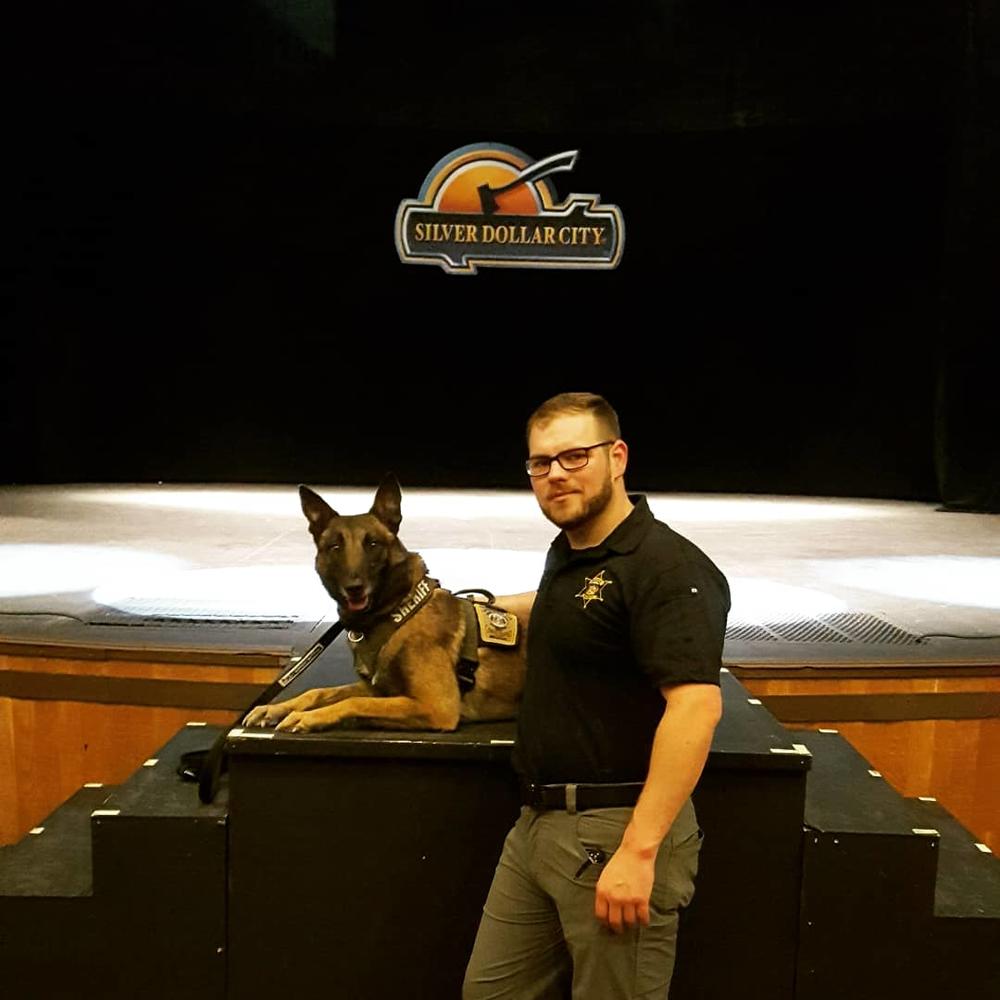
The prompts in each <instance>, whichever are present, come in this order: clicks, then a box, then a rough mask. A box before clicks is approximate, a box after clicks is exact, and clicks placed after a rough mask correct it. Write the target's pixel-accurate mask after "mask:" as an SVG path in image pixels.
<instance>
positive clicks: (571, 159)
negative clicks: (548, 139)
mask: <svg viewBox="0 0 1000 1000" xmlns="http://www.w3.org/2000/svg"><path fill="white" fill-rule="evenodd" d="M579 152H580V151H579V150H578V149H571V150H569V151H567V152H565V153H556V154H555V155H554V156H547V157H545V159H544V160H539V161H538V162H537V163H532V164H531V166H530V167H525V168H524V170H522V171H521V172H520V173H519V174H518V175H517V177H515V178H514V179H513V180H512V181H511V182H510V183H509V184H504V186H503V187H498V188H494V187H490V186H489V184H480V185H479V187H478V188H477V190H478V191H479V204H480V205H482V208H483V215H493V214H495V213H496V210H497V195H499V194H503V193H504V192H505V191H510V190H511V189H512V188H516V187H517V186H518V185H519V184H528V183H530V182H531V181H538V180H541V179H542V178H543V177H548V175H549V174H554V173H556V172H557V171H560V170H572V169H573V165H574V164H575V163H576V158H577V155H578V154H579Z"/></svg>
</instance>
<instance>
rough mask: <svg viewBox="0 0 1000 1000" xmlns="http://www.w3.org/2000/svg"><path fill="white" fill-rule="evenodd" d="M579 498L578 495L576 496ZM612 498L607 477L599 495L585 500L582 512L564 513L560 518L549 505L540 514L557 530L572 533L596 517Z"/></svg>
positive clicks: (609, 480) (609, 478)
mask: <svg viewBox="0 0 1000 1000" xmlns="http://www.w3.org/2000/svg"><path fill="white" fill-rule="evenodd" d="M577 496H579V494H577ZM611 497H612V487H611V477H610V476H608V478H607V480H606V481H605V483H604V485H603V486H602V487H601V491H600V493H597V494H595V495H594V496H592V497H591V498H590V499H589V500H587V501H586V502H585V503H584V505H583V509H582V510H577V511H575V512H573V513H570V512H569V511H567V512H566V514H565V516H560V515H559V514H558V513H557V512H556V508H555V507H554V506H553V505H552V504H550V505H549V506H548V507H547V508H542V513H543V514H544V515H545V516H546V517H547V518H548V519H549V520H550V521H551V522H552V523H553V524H554V525H556V527H558V528H562V529H563V531H567V530H569V531H573V530H574V529H576V528H579V527H582V526H583V525H584V524H586V523H587V522H588V521H590V520H591V519H593V518H595V517H598V516H599V515H600V514H601V512H602V511H603V510H604V509H605V508H606V507H607V506H608V504H609V503H611Z"/></svg>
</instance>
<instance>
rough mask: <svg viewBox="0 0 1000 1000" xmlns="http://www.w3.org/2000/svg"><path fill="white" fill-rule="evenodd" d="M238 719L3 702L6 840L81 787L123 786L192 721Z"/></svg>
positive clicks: (0, 767) (0, 762)
mask: <svg viewBox="0 0 1000 1000" xmlns="http://www.w3.org/2000/svg"><path fill="white" fill-rule="evenodd" d="M233 719H234V715H233V713H232V712H218V711H196V710H193V709H179V708H148V707H145V706H137V705H101V704H96V703H92V702H71V701H21V700H15V699H12V698H0V775H2V780H0V843H3V844H9V843H13V842H14V841H16V840H19V839H20V838H21V837H22V836H23V835H24V834H25V833H27V832H28V830H30V829H31V828H32V827H34V826H37V825H38V824H39V823H40V822H41V820H43V819H44V818H45V817H46V816H47V815H49V813H51V812H52V811H53V810H54V809H56V808H57V807H58V806H60V805H61V804H62V803H63V802H65V801H66V799H67V798H69V796H70V795H72V794H73V793H74V792H75V791H76V790H77V789H78V788H79V787H80V786H81V785H83V784H85V783H87V782H90V781H99V782H101V783H102V784H106V785H114V784H118V783H120V782H122V781H124V780H125V779H126V778H127V777H128V776H129V775H130V774H131V773H132V772H133V771H134V770H135V769H136V768H137V767H139V766H140V765H141V764H142V762H143V761H144V760H146V759H147V758H149V757H150V756H151V755H152V754H153V753H154V752H155V751H156V750H157V748H159V747H161V746H163V744H164V743H166V742H167V740H169V739H170V737H171V736H173V735H174V733H175V732H177V730H178V729H180V727H181V726H183V725H184V724H185V723H186V722H189V721H199V722H208V723H212V724H216V725H229V724H231V723H232V721H233ZM178 780H180V779H178Z"/></svg>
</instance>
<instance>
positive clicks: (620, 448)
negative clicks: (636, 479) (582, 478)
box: [608, 438, 628, 479]
mask: <svg viewBox="0 0 1000 1000" xmlns="http://www.w3.org/2000/svg"><path fill="white" fill-rule="evenodd" d="M608 451H609V452H610V453H611V474H612V476H614V478H615V479H618V478H620V477H621V476H624V475H625V469H626V467H627V466H628V445H627V444H626V443H625V442H624V441H622V440H621V439H620V438H619V439H618V440H617V441H615V443H614V444H613V445H612V446H611V447H610V448H609V449H608Z"/></svg>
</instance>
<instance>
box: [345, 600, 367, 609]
mask: <svg viewBox="0 0 1000 1000" xmlns="http://www.w3.org/2000/svg"><path fill="white" fill-rule="evenodd" d="M367 607H368V597H367V596H365V597H362V598H359V599H358V600H354V599H353V598H351V597H348V598H347V610H348V611H364V610H365V608H367Z"/></svg>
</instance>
